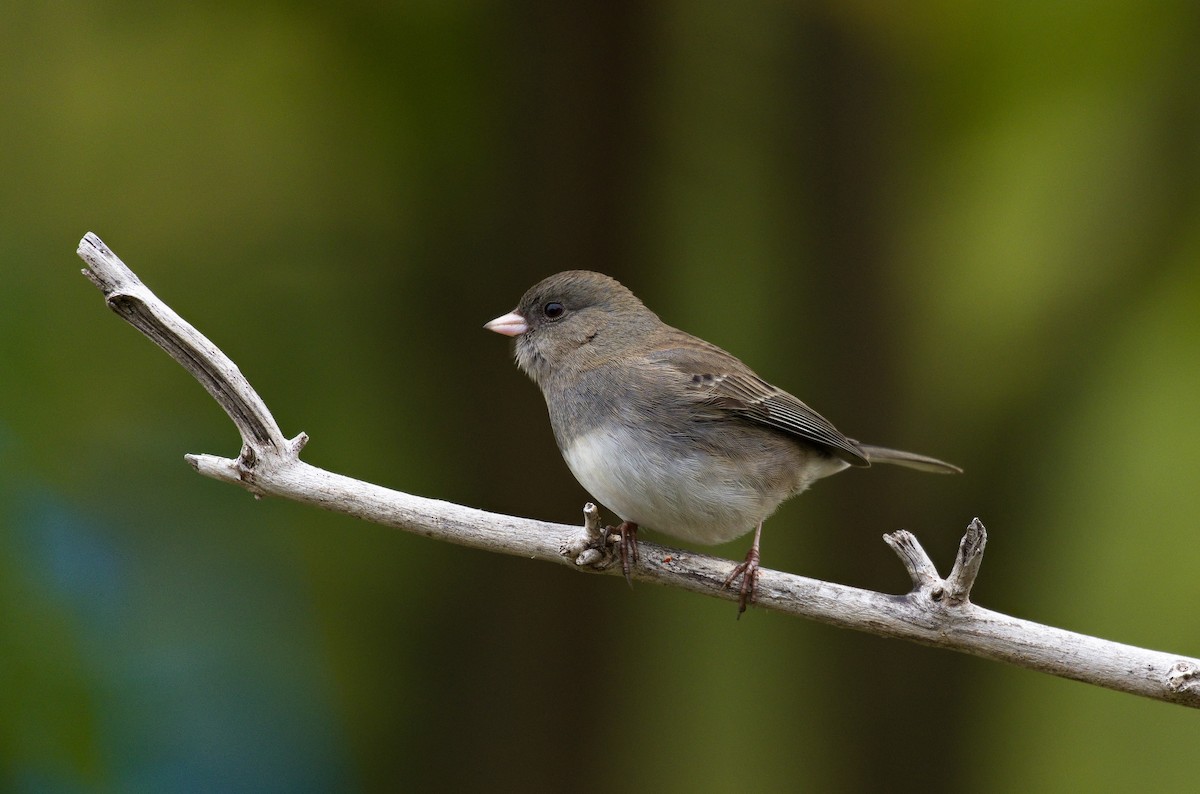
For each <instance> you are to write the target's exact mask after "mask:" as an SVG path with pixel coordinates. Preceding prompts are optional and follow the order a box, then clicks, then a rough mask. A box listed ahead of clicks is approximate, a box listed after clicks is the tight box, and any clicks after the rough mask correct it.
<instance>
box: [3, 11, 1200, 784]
mask: <svg viewBox="0 0 1200 794" xmlns="http://www.w3.org/2000/svg"><path fill="white" fill-rule="evenodd" d="M3 11H4V20H5V21H4V24H3V26H0V53H2V54H0V65H2V67H3V68H2V69H0V107H2V108H3V113H2V114H0V174H2V178H0V242H2V244H3V249H2V250H3V254H2V256H3V260H4V266H3V270H2V272H3V275H4V288H3V290H0V372H2V373H3V374H2V375H0V621H2V622H0V788H5V789H8V790H14V791H34V792H38V791H48V792H59V791H254V792H261V791H334V790H347V791H382V790H408V789H412V788H418V789H419V788H432V787H435V786H436V787H439V788H446V789H451V790H453V789H467V790H472V789H473V790H483V789H487V790H494V789H496V788H511V787H517V786H519V787H521V788H523V789H526V790H533V791H538V790H562V789H566V788H568V787H570V788H571V789H574V790H581V791H601V790H613V789H617V788H619V789H622V790H633V791H650V790H655V791H659V790H664V791H685V790H709V791H715V790H740V789H745V788H750V789H756V790H767V791H771V790H774V791H779V790H840V791H877V790H882V789H889V790H904V789H907V788H913V789H919V790H921V791H924V792H930V791H951V790H954V791H961V790H964V789H969V790H975V791H997V792H1001V791H1013V790H1017V789H1020V790H1023V791H1061V790H1063V788H1064V787H1065V786H1068V785H1069V786H1071V787H1073V788H1076V787H1077V788H1080V789H1085V790H1127V789H1130V788H1133V787H1135V786H1136V787H1137V788H1139V789H1141V790H1157V791H1170V790H1184V789H1187V788H1189V787H1194V785H1195V781H1196V766H1195V752H1194V749H1195V747H1196V746H1200V745H1198V744H1197V741H1198V740H1200V715H1197V714H1196V713H1195V712H1194V711H1189V710H1186V709H1183V708H1180V707H1177V706H1169V705H1164V704H1160V703H1155V702H1150V701H1144V700H1141V699H1138V698H1135V697H1132V696H1127V695H1120V694H1115V693H1112V692H1108V691H1105V690H1101V689H1096V688H1093V687H1088V686H1084V685H1081V684H1077V683H1072V682H1067V681H1063V680H1059V679H1055V678H1050V677H1047V676H1043V675H1039V674H1035V673H1031V672H1028V671H1024V670H1019V669H1015V668H1009V667H1005V666H1002V665H999V664H996V663H990V662H984V661H981V660H977V659H974V658H970V657H966V656H961V655H958V654H954V653H950V652H946V651H936V650H931V649H926V648H922V647H917V646H913V645H910V644H907V643H903V642H898V641H892V640H883V639H879V638H875V637H871V636H866V635H860V634H856V633H852V632H847V631H841V630H835V629H831V628H827V627H824V626H821V625H816V624H813V623H808V622H804V621H799V620H794V619H789V618H784V617H781V616H776V615H770V614H765V613H763V612H759V611H753V610H752V611H751V612H749V613H748V614H747V615H746V616H745V617H744V618H743V619H742V620H741V621H735V620H734V614H735V609H734V607H733V605H732V604H730V603H728V602H724V601H716V600H711V599H704V598H699V597H696V596H691V595H686V594H681V593H677V592H673V591H667V590H663V589H659V588H655V587H652V586H645V585H642V586H638V587H636V588H635V589H634V590H632V591H630V589H629V588H627V587H626V586H625V585H624V584H623V583H622V582H621V581H620V580H619V579H615V578H610V577H588V576H580V575H577V574H575V573H573V572H571V571H569V570H566V569H564V568H560V567H555V566H551V565H546V564H542V563H534V562H529V561H526V560H521V559H514V558H505V557H498V556H494V555H489V554H485V553H482V552H478V551H473V550H468V549H463V548H458V547H454V546H450V545H446V544H440V543H435V542H431V541H427V540H424V539H421V538H417V537H412V536H407V535H405V534H402V533H400V532H397V531H395V530H391V529H386V528H382V527H378V526H374V525H369V524H365V523H360V522H356V521H353V520H350V519H348V518H343V517H339V516H333V515H327V514H323V513H320V512H317V511H315V510H312V509H309V508H304V507H300V506H298V505H293V504H288V503H284V502H280V501H278V500H267V501H262V502H256V501H254V500H253V499H252V498H251V497H250V496H249V495H248V494H246V493H245V492H243V491H241V490H238V489H236V488H232V487H229V486H227V485H222V484H219V483H216V482H213V481H210V480H206V479H204V478H201V477H198V476H197V475H196V474H194V473H193V472H192V471H191V469H190V468H189V467H188V466H187V465H186V464H185V463H184V461H183V457H182V456H183V454H184V453H186V452H208V453H215V454H224V455H234V454H236V452H237V449H238V439H237V437H236V434H235V432H234V430H233V428H232V426H231V424H230V423H229V422H228V421H227V420H226V418H225V417H224V415H223V414H222V413H221V412H220V410H219V409H218V408H217V406H216V405H215V403H213V402H212V401H211V400H210V399H209V398H208V397H207V395H205V394H204V392H203V391H202V390H201V389H200V387H199V386H198V385H197V384H196V383H195V382H193V381H192V380H191V379H190V377H189V376H188V375H187V374H186V373H185V372H184V371H183V370H182V369H180V368H179V367H178V366H176V365H175V364H174V363H173V362H171V361H169V360H168V359H167V358H166V357H165V356H164V355H163V354H162V353H161V352H160V351H159V350H157V349H156V348H154V347H153V346H152V345H151V344H150V343H149V342H148V341H147V340H146V339H144V338H143V337H142V336H141V335H139V334H138V333H136V332H135V331H133V330H132V329H131V328H130V327H128V326H127V325H125V324H124V323H122V322H121V321H119V320H118V319H117V318H116V317H114V316H113V315H112V314H111V313H110V312H108V311H107V310H106V309H105V307H104V305H103V303H102V301H101V298H100V295H99V293H98V292H97V291H96V290H95V289H94V288H93V287H92V286H91V285H90V284H89V283H88V282H87V281H86V280H85V279H84V278H83V277H82V276H80V275H79V268H80V267H81V262H80V261H79V260H78V259H76V257H75V254H74V250H75V246H76V244H77V242H78V240H79V238H80V237H81V236H82V235H83V234H84V232H87V231H89V230H91V231H95V232H96V233H98V234H99V235H100V236H101V237H102V238H103V239H104V240H105V241H106V242H107V243H108V244H109V245H110V246H111V247H112V248H113V249H114V250H115V251H116V252H117V254H118V255H120V256H121V257H122V258H124V259H125V261H126V262H127V263H129V264H130V266H131V267H133V269H134V270H135V271H136V272H137V273H138V274H139V275H140V276H141V277H142V279H143V280H144V281H145V282H146V283H147V284H148V285H149V286H150V287H151V289H153V290H155V291H156V292H157V293H158V294H159V295H160V296H161V297H162V298H163V299H164V300H166V301H167V302H168V303H169V304H171V305H172V306H173V307H174V308H175V309H176V310H177V311H179V312H180V313H181V314H182V315H183V316H184V317H186V318H187V319H189V320H190V321H192V322H193V323H194V324H196V325H197V326H198V327H199V328H200V329H201V330H202V331H203V332H205V333H207V334H208V335H209V336H210V337H211V338H212V339H213V340H214V341H215V342H216V343H217V344H218V345H220V346H222V347H223V348H224V349H225V351H226V352H227V353H228V354H229V355H230V356H231V357H233V359H234V360H235V361H237V362H238V364H239V365H240V366H241V368H242V370H243V371H244V372H245V373H246V374H247V375H248V376H249V378H250V380H251V381H252V382H253V383H254V384H255V386H256V387H257V388H258V389H259V391H260V393H261V394H262V395H263V397H264V398H265V399H266V401H267V403H268V404H269V405H270V406H271V408H272V410H273V411H274V413H275V416H276V417H277V419H278V420H279V422H280V425H281V426H282V427H283V429H284V431H285V432H286V433H288V434H295V433H297V432H299V431H301V430H303V431H306V432H308V433H309V434H310V436H311V437H312V442H311V443H310V445H309V447H308V449H307V450H306V452H305V457H306V459H307V460H309V461H310V462H312V463H314V464H316V465H319V466H324V467H326V468H330V469H332V470H335V471H338V472H342V473H345V474H349V475H353V476H357V477H361V478H363V479H366V480H370V481H372V482H377V483H381V484H384V485H388V486H391V487H395V488H399V489H402V490H408V491H412V492H415V493H419V494H423V495H428V496H434V497H439V498H444V499H449V500H453V501H457V502H461V503H465V504H469V505H473V506H478V507H482V508H486V509H489V510H495V511H501V512H508V513H514V514H518V515H525V516H534V517H539V518H545V519H550V520H557V521H563V522H575V521H577V520H578V519H579V518H580V508H581V506H582V504H583V502H584V501H585V500H586V495H585V493H584V492H583V491H582V489H581V488H580V487H579V486H578V485H577V484H576V483H575V482H574V480H573V479H572V478H571V476H570V474H569V473H568V472H567V469H566V467H565V465H564V464H563V463H562V461H561V459H560V458H559V456H558V454H557V451H556V449H555V446H554V443H553V440H552V438H551V435H550V430H549V425H548V423H547V421H546V418H545V409H544V406H543V405H542V401H541V397H540V395H539V394H538V393H537V390H536V389H535V387H534V386H533V385H532V384H531V383H529V382H528V381H527V380H526V379H525V378H524V376H523V375H521V374H520V373H519V372H518V371H517V370H516V368H515V367H514V366H513V364H512V362H511V351H510V349H509V347H508V346H507V345H506V343H505V341H504V340H502V339H500V338H499V337H496V336H494V335H492V334H488V333H486V332H485V331H483V330H482V329H481V327H480V326H481V325H482V323H483V322H485V321H486V320H488V319H490V318H492V317H494V316H496V315H498V314H501V313H503V312H505V311H508V310H509V309H510V308H512V306H513V305H514V304H515V303H516V300H517V298H518V297H519V296H520V295H521V293H522V292H523V291H524V290H525V288H526V287H528V286H529V285H530V284H532V283H533V282H534V281H536V280H537V279H539V278H541V277H543V276H546V275H548V274H550V273H553V272H555V271H558V270H562V269H566V268H577V267H581V268H592V269H597V270H602V271H605V272H607V273H610V274H612V275H614V276H616V277H617V278H619V279H621V280H622V281H624V282H625V283H626V284H627V285H629V286H630V287H631V288H633V289H634V291H635V292H637V293H638V294H639V295H640V296H641V297H642V298H643V299H644V300H645V301H646V302H647V303H648V304H649V305H650V306H651V307H652V308H654V309H655V310H656V311H658V312H659V314H660V315H662V316H663V317H664V319H666V320H667V321H668V322H671V323H672V324H675V325H679V326H681V327H683V328H685V329H687V330H690V331H693V332H695V333H698V334H700V335H702V336H704V337H706V338H708V339H710V340H712V341H713V342H716V343H718V344H720V345H722V346H724V347H726V348H728V349H730V350H732V351H734V352H735V353H737V354H738V355H740V356H741V357H742V358H743V359H744V360H746V361H747V362H748V363H750V364H751V366H753V367H755V368H756V369H758V370H759V371H760V372H761V373H763V374H764V375H765V376H767V377H768V378H769V379H771V380H773V381H774V382H776V383H778V384H779V385H781V386H783V387H785V388H788V389H789V390H791V391H794V392H795V393H797V394H798V395H799V396H800V397H801V398H802V399H804V400H806V401H807V402H809V403H810V404H811V405H813V406H814V407H815V408H816V409H817V410H819V411H821V412H822V413H824V414H825V415H826V416H828V417H829V418H830V419H831V420H833V421H834V422H835V423H836V424H837V425H838V426H839V427H840V428H841V429H843V430H844V431H845V432H847V433H848V434H850V435H852V436H854V437H856V438H860V439H864V440H867V441H872V442H876V443H886V444H892V445H896V446H901V447H906V448H910V449H914V450H916V451H920V452H925V453H929V454H932V455H937V456H939V457H944V458H946V459H947V460H951V461H954V462H956V463H959V464H960V465H962V466H963V467H964V468H965V469H966V470H967V473H966V474H965V475H964V476H962V477H958V478H949V477H945V478H938V477H927V476H922V475H919V474H914V473H911V472H906V471H903V470H895V469H882V468H881V469H875V470H871V471H867V472H862V471H853V472H849V473H847V474H845V475H842V476H840V477H837V478H833V479H831V480H829V481H826V482H823V483H820V484H819V485H818V486H817V487H816V488H814V489H813V491H812V492H810V493H809V494H806V495H805V496H804V497H802V498H800V499H798V500H795V501H793V502H792V503H790V504H788V505H787V506H786V507H785V508H784V509H783V510H781V512H780V513H779V514H778V515H777V516H775V517H774V518H773V519H772V520H771V521H770V522H768V524H767V527H766V531H765V534H764V546H763V553H764V564H765V565H767V566H768V567H773V568H780V569H783V570H788V571H793V572H796V573H800V574H804V575H807V576H813V577H818V578H824V579H830V580H833V581H837V582H842V583H846V584H852V585H855V586H860V587H865V588H870V589H876V590H884V591H888V592H903V591H905V590H906V589H907V587H908V580H907V576H906V575H905V573H904V570H903V568H902V567H901V566H900V564H899V562H898V561H897V560H896V559H895V558H894V557H893V556H892V554H891V552H890V551H889V550H888V549H887V547H886V546H885V545H884V544H883V542H882V541H881V539H880V537H881V535H882V534H883V533H885V532H888V531H891V530H893V529H896V528H899V527H906V528H908V529H911V530H913V531H914V532H916V533H917V535H918V537H919V538H920V539H921V541H922V542H923V544H924V545H925V547H926V548H927V549H928V550H929V551H930V553H931V555H932V556H933V557H934V558H935V560H936V561H937V562H938V564H939V565H940V566H942V568H943V572H945V571H946V570H947V569H948V567H949V564H950V562H951V560H952V558H953V555H954V551H955V549H956V546H957V542H958V538H959V537H960V535H961V533H962V531H963V529H964V528H965V526H966V524H967V522H968V521H969V520H970V519H971V518H972V517H973V516H975V515H978V516H980V517H982V519H983V520H984V522H985V523H986V524H987V526H988V528H989V530H990V535H991V537H990V544H989V547H988V554H987V558H986V559H985V561H984V566H983V570H982V573H981V576H980V580H979V582H978V585H977V587H976V590H975V600H976V601H977V602H979V603H981V604H983V605H985V606H988V607H991V608H994V609H998V610H1000V611H1003V612H1007V613H1011V614H1014V615H1017V616H1020V617H1024V618H1029V619H1033V620H1037V621H1041V622H1045V623H1049V624H1052V625H1056V626H1061V627H1064V628H1069V629H1073V630H1077V631H1082V632H1087V633H1091V634H1096V635H1099V636H1102V637H1106V638H1110V639H1116V640H1120V641H1123V642H1127V643H1131V644H1135V645H1141V646H1145V647H1151V648H1156V649H1161V650H1167V651H1173V652H1178V653H1183V654H1189V655H1193V656H1194V655H1198V654H1200V610H1197V609H1196V608H1195V605H1196V599H1197V593H1198V585H1197V570H1198V569H1200V532H1198V531H1197V519H1196V516H1197V515H1200V488H1197V486H1196V482H1195V480H1196V462H1195V454H1194V449H1195V448H1196V446H1197V443H1198V442H1200V418H1198V416H1200V414H1198V412H1197V395H1198V394H1200V355H1198V351H1200V88H1198V87H1197V86H1198V85H1200V83H1198V82H1197V74H1198V67H1200V56H1198V53H1200V47H1198V41H1200V7H1198V6H1197V5H1196V4H1195V3H1192V2H1183V1H1182V0H1181V1H1180V2H1149V3H1147V2H1133V1H1132V0H1130V1H1128V2H1104V3H1091V4H1084V3H1079V4H1065V3H1064V4H1059V3H1034V2H1028V3H1026V2H1012V3H1000V4H992V3H978V2H958V3H950V2H925V3H916V4H884V3H867V2H836V3H835V2H828V3H800V2H782V1H781V0H776V1H772V0H760V1H759V2H747V3H739V4H725V3H716V2H664V3H657V4H641V3H631V2H610V3H604V4H599V3H598V4H565V3H551V2H514V3H499V2H483V1H481V2H430V1H427V2H414V3H396V4H381V3H357V4H338V5H330V4H318V3H255V2H249V3H207V4H196V5H184V4H156V3H141V2H87V3H83V2H71V0H64V1H63V2H54V3H41V4H35V3H14V2H9V3H5V4H3ZM647 537H648V538H653V535H652V534H650V535H648V536H647ZM747 543H748V540H747V539H743V540H739V541H737V542H735V543H731V544H729V546H727V547H720V548H718V549H717V553H720V554H724V555H726V556H729V557H740V556H741V555H742V554H743V553H744V551H745V548H746V544H747Z"/></svg>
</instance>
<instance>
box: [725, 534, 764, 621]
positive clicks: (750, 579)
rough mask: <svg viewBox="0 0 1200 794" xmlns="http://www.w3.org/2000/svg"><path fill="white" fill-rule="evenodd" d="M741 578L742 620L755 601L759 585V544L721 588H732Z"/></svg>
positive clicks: (747, 554)
mask: <svg viewBox="0 0 1200 794" xmlns="http://www.w3.org/2000/svg"><path fill="white" fill-rule="evenodd" d="M739 576H740V577H741V578H742V586H741V587H740V588H738V617H739V618H741V616H742V613H743V612H745V611H746V607H747V606H748V605H749V604H750V603H751V602H752V601H754V587H755V585H757V584H758V544H757V543H755V544H754V545H753V546H751V547H750V551H748V552H746V559H745V560H743V561H741V562H739V563H738V564H737V565H736V566H735V567H734V569H733V570H732V571H731V572H730V574H729V576H727V577H725V584H723V585H721V586H722V587H724V588H729V587H731V586H732V585H733V583H734V582H735V581H736V580H737V578H738V577H739Z"/></svg>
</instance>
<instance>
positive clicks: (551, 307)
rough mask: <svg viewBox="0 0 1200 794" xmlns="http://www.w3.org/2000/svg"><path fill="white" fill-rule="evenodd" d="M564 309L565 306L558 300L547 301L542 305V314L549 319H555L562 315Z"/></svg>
mask: <svg viewBox="0 0 1200 794" xmlns="http://www.w3.org/2000/svg"><path fill="white" fill-rule="evenodd" d="M565 311H566V308H565V307H564V306H563V305H562V304H561V303H558V302H551V303H547V304H546V305H545V306H543V307H542V314H544V315H546V317H548V318H549V319H551V320H557V319H558V318H559V317H562V316H563V312H565Z"/></svg>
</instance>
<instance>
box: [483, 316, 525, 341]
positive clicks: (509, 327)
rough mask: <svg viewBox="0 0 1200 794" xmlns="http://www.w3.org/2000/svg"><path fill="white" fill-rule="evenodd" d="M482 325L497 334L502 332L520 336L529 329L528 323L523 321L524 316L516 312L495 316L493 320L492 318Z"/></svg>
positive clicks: (506, 334)
mask: <svg viewBox="0 0 1200 794" xmlns="http://www.w3.org/2000/svg"><path fill="white" fill-rule="evenodd" d="M483 327H484V328H486V329H488V330H489V331H495V332H496V333H498V334H504V335H505V336H520V335H521V334H523V333H525V332H526V331H528V330H529V323H527V322H526V321H525V318H524V317H522V316H521V315H519V314H517V313H516V312H509V313H508V314H505V315H502V316H500V317H497V318H496V319H495V320H492V321H491V322H489V323H484V326H483Z"/></svg>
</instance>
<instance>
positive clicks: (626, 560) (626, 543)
mask: <svg viewBox="0 0 1200 794" xmlns="http://www.w3.org/2000/svg"><path fill="white" fill-rule="evenodd" d="M616 531H617V532H620V533H621V541H620V546H619V548H620V550H621V572H622V573H624V574H625V581H626V583H628V584H629V586H630V587H633V579H631V578H630V576H629V574H630V572H631V571H632V570H633V566H634V565H637V564H638V563H639V562H641V561H642V557H641V554H640V553H639V552H638V542H637V531H638V525H637V524H635V523H633V522H632V521H622V522H621V525H620V526H619V527H617V528H616Z"/></svg>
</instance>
